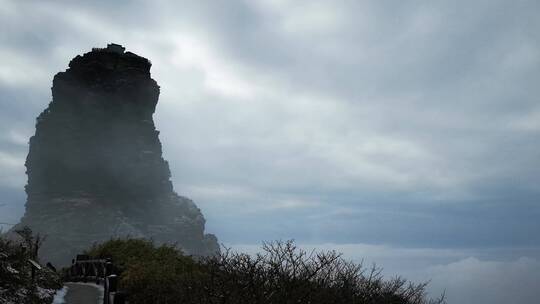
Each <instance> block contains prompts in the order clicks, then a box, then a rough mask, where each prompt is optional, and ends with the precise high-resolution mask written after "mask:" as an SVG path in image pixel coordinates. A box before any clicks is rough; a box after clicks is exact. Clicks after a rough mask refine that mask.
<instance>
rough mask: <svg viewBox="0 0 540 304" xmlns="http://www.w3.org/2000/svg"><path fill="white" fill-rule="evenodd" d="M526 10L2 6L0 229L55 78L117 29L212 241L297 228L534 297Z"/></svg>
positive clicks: (533, 111) (538, 254) (335, 4)
mask: <svg viewBox="0 0 540 304" xmlns="http://www.w3.org/2000/svg"><path fill="white" fill-rule="evenodd" d="M539 13H540V4H539V2H537V1H535V0H532V1H497V0H489V1H487V0H486V1H273V0H268V1H266V0H265V1H212V2H205V1H189V2H182V1H105V0H104V1H88V2H86V3H78V2H77V1H27V0H19V1H15V0H13V1H10V0H0V128H1V130H2V131H1V133H0V222H4V223H15V222H17V221H18V219H19V218H20V217H21V216H22V214H23V212H24V201H25V194H24V189H23V187H24V184H25V182H26V176H25V168H24V159H25V157H26V154H27V152H28V146H27V143H28V138H29V137H30V136H31V135H32V134H33V132H34V124H35V118H36V116H37V115H38V114H39V113H40V112H41V111H42V110H43V109H44V108H45V107H46V106H47V104H48V103H49V102H50V100H51V92H50V87H51V85H52V77H53V76H54V74H56V73H57V72H59V71H63V70H65V69H66V68H67V64H68V62H69V60H70V59H71V58H73V57H75V56H76V55H77V54H83V53H85V52H88V51H90V50H91V48H92V47H104V46H105V45H106V44H107V43H110V42H115V43H119V44H122V45H124V46H125V47H126V48H127V49H128V50H129V51H132V52H134V53H137V54H139V55H141V56H144V57H146V58H148V59H150V60H151V61H152V63H153V66H152V70H151V72H152V77H153V78H154V79H156V81H157V82H158V83H159V85H160V86H161V96H160V100H159V103H158V107H157V110H156V114H155V116H154V119H155V121H156V125H157V127H158V129H159V130H160V131H161V134H160V139H161V141H162V143H163V147H164V153H165V158H166V159H167V160H168V161H169V164H170V166H171V171H172V175H173V177H172V178H173V183H174V185H175V189H176V191H177V192H178V193H179V194H181V195H184V196H187V197H190V198H192V199H193V200H194V201H195V202H196V203H197V205H198V206H199V207H200V208H201V210H202V212H203V214H204V215H205V217H206V219H207V230H208V231H209V232H212V233H215V234H216V235H217V236H218V238H219V239H220V241H221V242H224V243H226V244H231V245H235V246H237V247H238V248H243V249H245V250H253V246H254V245H256V244H259V243H260V242H261V241H262V240H272V239H290V238H294V239H296V240H297V241H298V242H299V243H302V244H306V246H317V247H322V248H335V249H337V250H339V251H342V252H344V253H345V254H346V256H348V257H350V258H353V259H358V260H360V259H361V258H362V257H365V258H366V259H367V260H369V261H373V262H377V263H378V264H381V266H383V267H386V269H387V273H388V274H394V273H400V274H403V275H405V276H409V277H411V278H413V279H418V280H424V279H430V278H431V279H433V282H432V287H431V288H432V290H433V292H437V291H439V290H443V289H444V288H446V289H447V293H448V295H449V299H450V301H451V302H452V303H510V302H512V303H531V301H532V300H530V299H532V298H533V297H536V298H538V296H540V291H539V290H538V288H532V287H531V286H534V285H535V284H536V285H539V284H540V275H539V273H540V249H539V248H540V233H539V232H540V170H539V168H538V165H539V160H540V86H539V85H538V83H539V80H540V30H539V29H540V18H539V17H540V14H539ZM7 227H9V226H7V225H5V226H4V228H7ZM404 265H405V266H404ZM518 295H519V297H521V298H518ZM509 299H513V300H509Z"/></svg>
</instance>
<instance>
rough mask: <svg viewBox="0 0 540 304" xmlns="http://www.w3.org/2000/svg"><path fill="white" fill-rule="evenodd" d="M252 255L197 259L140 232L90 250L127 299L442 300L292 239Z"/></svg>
mask: <svg viewBox="0 0 540 304" xmlns="http://www.w3.org/2000/svg"><path fill="white" fill-rule="evenodd" d="M262 249H263V250H262V253H259V254H256V255H248V254H243V253H236V252H233V251H231V250H228V249H225V250H223V251H222V252H221V253H220V254H218V255H216V256H213V257H208V258H204V259H198V260H195V259H192V258H191V257H188V256H185V255H183V254H182V252H181V251H180V250H177V249H176V248H175V247H174V246H171V245H162V246H154V244H153V243H152V242H151V241H148V240H140V239H126V240H111V241H109V242H106V243H103V244H101V245H95V246H94V247H93V248H92V249H90V250H89V252H88V254H90V255H91V256H94V257H101V258H103V257H110V258H112V259H113V262H114V263H115V265H117V267H118V271H119V272H120V288H121V289H122V290H123V291H125V292H126V293H127V294H128V298H129V301H130V303H133V304H139V303H212V304H214V303H216V304H217V303H222V304H225V303H231V304H233V303H234V304H243V303H246V304H247V303H249V304H287V303H291V304H292V303H295V304H298V303H312V304H318V303H336V304H339V303H343V304H345V303H346V304H355V303H358V304H360V303H366V304H367V303H369V304H379V303H381V304H386V303H388V304H390V303H391V304H398V303H399V304H401V303H403V304H426V303H444V299H443V297H442V298H439V299H434V300H432V299H428V298H427V296H426V291H425V288H426V283H422V284H414V283H410V282H408V281H407V280H405V279H402V278H399V277H398V278H393V279H389V280H385V279H384V278H383V277H382V276H381V272H380V269H378V268H376V267H372V268H369V269H366V268H363V267H362V265H359V264H355V263H353V262H349V261H346V260H344V259H343V258H342V257H341V255H340V254H338V253H336V252H334V251H330V252H306V251H304V250H302V249H300V248H298V247H297V246H296V245H295V244H294V243H293V242H292V241H287V242H280V241H278V242H270V243H265V244H263V247H262Z"/></svg>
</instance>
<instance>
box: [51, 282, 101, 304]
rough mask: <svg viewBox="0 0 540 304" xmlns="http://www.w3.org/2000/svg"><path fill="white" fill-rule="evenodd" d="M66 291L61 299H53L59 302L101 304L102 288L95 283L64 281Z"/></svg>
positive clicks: (63, 303)
mask: <svg viewBox="0 0 540 304" xmlns="http://www.w3.org/2000/svg"><path fill="white" fill-rule="evenodd" d="M65 286H66V287H67V293H66V295H65V296H64V299H63V301H62V300H61V299H55V303H59V304H60V303H61V304H101V303H103V300H102V296H103V289H100V288H99V287H98V286H97V285H94V284H86V283H66V284H65Z"/></svg>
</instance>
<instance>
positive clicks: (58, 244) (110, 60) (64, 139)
mask: <svg viewBox="0 0 540 304" xmlns="http://www.w3.org/2000/svg"><path fill="white" fill-rule="evenodd" d="M150 66H151V63H150V61H148V60H147V59H145V58H143V57H140V56H137V55H135V54H133V53H131V52H125V51H124V48H123V47H122V46H120V45H116V44H110V45H109V46H108V47H107V48H104V49H93V50H92V51H91V52H89V53H86V54H84V55H83V56H77V57H75V58H74V59H73V60H71V62H70V63H69V68H68V69H67V70H66V71H65V72H60V73H58V74H56V76H55V77H54V81H53V86H52V96H53V100H52V102H51V103H50V104H49V106H48V108H47V109H45V110H44V111H43V112H42V113H41V114H40V115H39V117H38V118H37V123H36V133H35V135H34V136H33V137H32V138H30V150H29V153H28V157H27V159H26V164H25V165H26V168H27V172H26V173H27V175H28V184H27V185H26V193H27V195H28V199H27V202H26V212H25V215H24V216H23V218H22V219H21V223H20V224H19V227H20V226H22V225H28V226H30V227H31V228H32V230H34V231H35V232H39V233H41V234H45V235H47V239H46V241H45V243H44V244H43V247H42V249H41V258H42V260H44V261H45V260H46V261H51V262H53V263H55V264H57V265H63V264H67V263H69V261H71V259H72V258H73V257H74V256H75V255H76V254H77V253H80V252H81V251H82V250H84V249H86V248H88V247H89V246H91V245H92V244H93V243H94V242H99V241H104V240H108V239H110V238H111V237H123V236H131V237H146V238H152V239H154V240H155V241H156V242H158V243H161V242H169V243H170V242H174V243H177V244H178V246H179V247H181V248H182V249H184V251H185V252H187V253H188V254H194V255H209V254H212V253H214V252H217V251H218V250H219V246H218V244H217V239H216V237H215V236H214V235H211V234H204V225H205V220H204V217H203V215H202V214H201V211H200V210H199V209H198V208H197V207H196V206H195V204H194V203H193V202H192V201H191V200H189V199H187V198H185V197H181V196H179V195H177V194H176V193H175V192H174V190H173V186H172V183H171V180H170V171H169V166H168V163H167V161H165V160H164V159H163V157H162V147H161V143H160V141H159V138H158V134H159V131H157V130H156V128H155V125H154V121H153V119H152V114H153V113H154V111H155V108H156V104H157V102H158V96H159V86H158V85H157V83H156V81H155V80H153V79H152V78H151V77H150Z"/></svg>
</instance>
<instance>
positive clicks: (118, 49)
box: [107, 43, 126, 54]
mask: <svg viewBox="0 0 540 304" xmlns="http://www.w3.org/2000/svg"><path fill="white" fill-rule="evenodd" d="M125 50H126V48H125V47H123V46H122V45H120V44H116V43H109V44H107V51H109V52H113V53H118V54H124V51H125Z"/></svg>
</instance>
